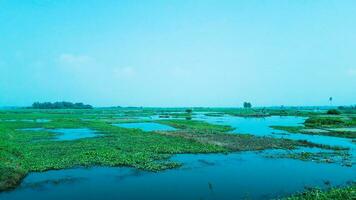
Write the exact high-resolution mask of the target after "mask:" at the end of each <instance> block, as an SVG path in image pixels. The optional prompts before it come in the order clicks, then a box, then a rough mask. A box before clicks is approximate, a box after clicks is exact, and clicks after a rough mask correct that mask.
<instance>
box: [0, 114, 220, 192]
mask: <svg viewBox="0 0 356 200" xmlns="http://www.w3.org/2000/svg"><path fill="white" fill-rule="evenodd" d="M0 115H1V117H4V116H7V117H10V116H15V115H16V114H10V113H6V114H3V113H1V114H0ZM19 115H21V114H19ZM29 115H30V114H29V113H24V114H23V116H26V118H27V117H28V116H29ZM36 115H37V116H40V114H38V113H37V114H36ZM44 115H45V116H47V114H44ZM40 117H41V118H43V117H44V116H40ZM51 119H52V121H50V122H48V123H35V122H23V121H10V122H1V123H0V172H1V173H0V190H6V189H9V188H13V187H15V186H16V185H17V184H18V183H19V182H20V181H21V180H22V178H23V177H24V176H25V175H26V174H27V173H29V172H33V171H46V170H51V169H63V168H71V167H75V166H93V165H104V166H130V167H136V168H139V169H144V170H151V171H158V170H163V169H167V168H172V167H177V166H179V165H180V164H179V163H175V162H170V161H167V158H169V157H170V155H172V154H177V153H211V152H226V149H225V148H222V147H220V146H217V145H210V144H202V143H199V142H196V141H192V140H187V139H184V138H180V137H172V136H164V135H159V134H156V133H153V132H145V133H144V132H142V131H140V130H137V129H132V130H131V129H124V128H119V127H115V126H112V125H111V124H108V123H106V122H101V121H99V120H95V121H83V120H81V119H80V118H73V117H71V116H70V115H67V114H61V115H56V117H53V116H52V118H51ZM33 127H42V128H47V129H54V128H84V127H85V128H90V129H93V130H97V131H99V132H100V133H102V134H103V136H101V137H97V138H87V139H80V140H73V141H52V140H49V139H51V138H53V137H54V134H53V133H49V132H46V131H35V132H34V131H31V132H26V131H21V130H18V129H20V128H33Z"/></svg>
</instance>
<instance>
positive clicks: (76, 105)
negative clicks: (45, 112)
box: [31, 101, 93, 109]
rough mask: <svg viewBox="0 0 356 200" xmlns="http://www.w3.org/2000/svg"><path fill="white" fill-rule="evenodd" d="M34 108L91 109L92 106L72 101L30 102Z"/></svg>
mask: <svg viewBox="0 0 356 200" xmlns="http://www.w3.org/2000/svg"><path fill="white" fill-rule="evenodd" d="M31 108H34V109H92V108H93V106H91V105H87V104H83V103H72V102H66V101H62V102H54V103H51V102H43V103H40V102H35V103H33V104H32V107H31Z"/></svg>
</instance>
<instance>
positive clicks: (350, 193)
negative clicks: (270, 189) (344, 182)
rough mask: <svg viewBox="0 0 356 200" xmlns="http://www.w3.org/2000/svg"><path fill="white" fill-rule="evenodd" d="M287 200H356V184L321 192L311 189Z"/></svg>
mask: <svg viewBox="0 0 356 200" xmlns="http://www.w3.org/2000/svg"><path fill="white" fill-rule="evenodd" d="M284 199H285V200H329V199H333V200H354V199H356V184H352V185H350V186H347V187H340V188H331V189H328V190H325V191H323V190H321V189H318V188H313V189H309V190H307V191H305V192H303V193H300V194H296V195H293V196H291V197H287V198H284Z"/></svg>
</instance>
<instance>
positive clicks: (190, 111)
mask: <svg viewBox="0 0 356 200" xmlns="http://www.w3.org/2000/svg"><path fill="white" fill-rule="evenodd" d="M185 112H187V113H188V114H192V112H193V110H192V109H190V108H188V109H186V110H185Z"/></svg>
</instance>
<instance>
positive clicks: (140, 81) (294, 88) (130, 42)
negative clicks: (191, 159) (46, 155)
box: [0, 0, 356, 107]
mask: <svg viewBox="0 0 356 200" xmlns="http://www.w3.org/2000/svg"><path fill="white" fill-rule="evenodd" d="M330 96H332V97H333V104H334V105H350V104H356V1H353V0H350V1H346V0H345V1H343V0H334V1H333V0H313V1H310V0H289V1H280V0H278V1H274V0H270V1H265V0H258V1H254V0H231V1H228V0H164V1H163V0H162V1H157V0H128V1H123V0H85V1H82V0H26V1H23V0H0V106H27V105H30V104H32V103H33V102H35V101H41V102H42V101H73V102H84V103H88V104H92V105H94V106H162V107H175V106H210V107H214V106H218V107H234V106H239V107H240V106H242V103H243V102H244V101H249V102H251V103H252V105H253V106H279V105H285V106H288V105H296V106H301V105H329V97H330Z"/></svg>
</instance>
